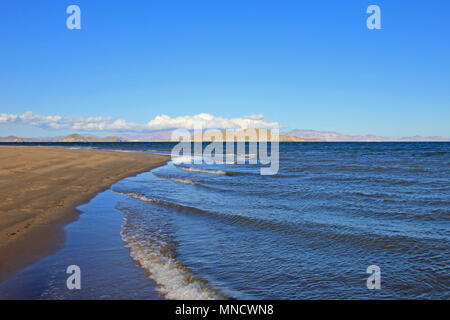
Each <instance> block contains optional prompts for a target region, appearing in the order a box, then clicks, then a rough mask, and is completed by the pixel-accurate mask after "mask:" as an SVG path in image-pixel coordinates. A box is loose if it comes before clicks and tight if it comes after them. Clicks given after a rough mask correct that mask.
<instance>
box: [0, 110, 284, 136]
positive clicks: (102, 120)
mask: <svg viewBox="0 0 450 320" xmlns="http://www.w3.org/2000/svg"><path fill="white" fill-rule="evenodd" d="M4 123H13V124H25V125H30V126H35V127H39V128H44V129H56V130H63V129H66V130H76V131H109V132H149V131H155V130H165V129H188V130H191V129H195V128H197V127H198V126H199V125H201V126H202V128H203V129H247V128H267V129H270V128H278V127H279V124H278V122H268V121H266V120H265V119H264V116H263V115H261V114H260V115H250V116H243V117H240V118H223V117H216V116H214V115H211V114H208V113H200V114H197V115H192V116H179V117H174V118H172V117H169V116H167V115H160V116H157V117H155V118H154V119H152V120H150V121H149V122H147V123H146V124H139V123H133V122H128V121H125V120H121V119H113V118H111V117H89V118H69V117H62V116H42V115H37V114H34V113H33V112H31V111H28V112H25V113H24V114H22V115H17V114H7V113H0V124H4Z"/></svg>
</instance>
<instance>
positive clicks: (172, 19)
mask: <svg viewBox="0 0 450 320" xmlns="http://www.w3.org/2000/svg"><path fill="white" fill-rule="evenodd" d="M73 4H75V5H78V6H79V7H80V9H81V29H80V30H69V29H68V28H67V27H66V19H67V18H68V17H69V14H67V13H66V8H67V7H68V6H69V5H73ZM371 4H376V5H378V6H379V7H380V9H381V30H369V29H368V28H367V26H366V20H367V18H368V17H369V14H367V13H366V9H367V7H368V6H369V5H371ZM449 40H450V1H446V0H442V1H439V0H431V1H430V0H428V1H425V0H420V1H415V0H409V1H407V0H396V1H379V0H371V1H359V0H352V1H337V0H334V1H333V0H328V1H324V0H316V1H301V0H295V1H284V0H279V1H275V0H272V1H264V0H258V1H253V0H240V1H235V0H226V1H225V0H208V1H206V0H195V1H181V0H180V1H176V0H171V1H162V0H158V1H153V0H129V1H125V0H115V1H106V0H86V1H76V0H71V1H65V0H40V1H32V0H27V1H24V0H14V1H12V0H8V1H6V0H5V1H2V3H1V5H0V136H6V135H18V136H24V137H31V136H55V135H60V134H66V133H73V132H80V133H83V132H91V133H94V134H100V135H102V134H103V135H106V134H111V133H117V132H142V131H148V130H155V129H164V128H168V127H169V126H170V125H172V124H174V123H175V124H177V125H180V124H181V126H182V124H183V123H191V122H192V121H193V120H195V119H196V118H198V117H200V118H202V117H203V118H207V119H208V121H209V123H210V126H216V125H217V126H219V125H223V126H232V127H233V126H235V127H239V126H242V124H246V125H248V124H256V125H261V126H270V125H271V124H273V123H276V124H279V125H280V126H281V128H282V130H284V131H289V130H291V129H314V130H327V131H338V132H341V133H345V134H368V133H371V134H376V135H382V136H391V137H403V136H413V135H422V136H445V137H450V125H449V123H450V59H449V57H450V41H449ZM152 121H153V122H152Z"/></svg>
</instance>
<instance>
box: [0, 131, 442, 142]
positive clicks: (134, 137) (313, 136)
mask: <svg viewBox="0 0 450 320" xmlns="http://www.w3.org/2000/svg"><path fill="white" fill-rule="evenodd" d="M256 130H257V135H258V136H259V131H258V129H256ZM172 132H173V130H161V131H154V132H150V133H142V134H123V135H121V136H120V137H119V136H108V137H103V138H102V137H96V136H86V135H80V134H70V135H68V136H65V137H63V136H57V137H43V138H21V137H17V136H7V137H0V142H152V141H154V142H164V141H166V142H167V141H171V136H172ZM224 133H225V131H224V130H220V131H219V130H217V131H216V134H224ZM248 133H249V132H248V129H245V130H241V131H237V132H235V133H234V135H235V137H237V141H241V140H243V139H245V138H243V137H244V136H245V135H247V134H248ZM203 135H204V133H203ZM210 135H211V134H210ZM269 135H270V134H269ZM203 137H204V136H203ZM204 138H207V137H204ZM279 138H280V142H307V141H325V142H326V141H330V142H433V141H436V142H438V141H441V142H442V141H450V138H444V137H438V136H432V137H422V136H413V137H404V138H390V137H382V136H376V135H372V134H367V135H363V136H361V135H347V134H342V133H339V132H335V131H317V130H300V129H296V130H292V131H289V132H287V133H280V136H279ZM204 141H211V138H207V139H204Z"/></svg>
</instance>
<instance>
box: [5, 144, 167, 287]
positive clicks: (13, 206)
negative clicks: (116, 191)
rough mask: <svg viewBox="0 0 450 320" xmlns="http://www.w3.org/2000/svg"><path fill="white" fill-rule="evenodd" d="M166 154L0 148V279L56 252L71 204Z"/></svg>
mask: <svg viewBox="0 0 450 320" xmlns="http://www.w3.org/2000/svg"><path fill="white" fill-rule="evenodd" d="M168 160H169V157H168V156H163V155H152V154H143V153H128V152H113V151H96V150H69V149H64V148H59V147H37V146H33V147H32V146H0V194H1V201H0V282H1V281H3V280H4V279H5V278H6V277H8V276H9V275H11V274H13V273H14V272H17V271H19V270H20V269H21V268H23V267H25V266H27V265H29V264H32V263H33V262H35V261H37V260H38V259H39V258H41V257H43V256H45V255H47V254H49V253H51V252H52V251H54V250H56V249H57V248H58V247H59V246H61V244H62V242H63V241H62V240H63V239H64V234H63V232H62V231H61V226H62V225H64V224H66V223H68V222H70V221H74V220H76V218H77V216H78V214H79V211H78V210H76V207H77V206H79V205H81V204H83V203H86V202H88V201H89V200H90V199H91V198H93V197H94V196H95V195H96V194H98V193H99V192H102V191H104V190H105V189H107V188H109V187H110V186H111V185H112V184H114V183H115V182H117V181H119V180H121V179H123V178H126V177H129V176H134V175H136V174H138V173H141V172H145V171H148V170H150V169H152V168H154V167H157V166H160V165H162V164H164V163H166V162H167V161H168Z"/></svg>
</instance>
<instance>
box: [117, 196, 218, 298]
mask: <svg viewBox="0 0 450 320" xmlns="http://www.w3.org/2000/svg"><path fill="white" fill-rule="evenodd" d="M113 192H114V191H113ZM115 193H118V194H122V195H126V196H129V197H133V198H136V199H139V200H142V201H145V202H151V203H158V200H156V199H152V198H148V197H146V196H144V195H141V194H138V193H120V192H115ZM123 221H124V223H123V225H122V232H121V233H120V235H121V237H122V239H123V241H124V242H125V243H126V244H127V245H126V247H128V248H129V249H130V256H131V257H132V258H133V259H134V260H135V261H137V262H138V263H139V265H140V266H141V267H142V268H143V269H144V270H146V271H147V272H148V274H149V278H150V279H152V280H153V281H155V282H156V284H157V286H158V288H157V290H158V292H159V293H160V294H161V295H163V296H164V297H165V298H167V299H171V300H214V299H223V298H224V297H223V296H221V295H220V294H219V293H218V292H216V291H215V290H214V289H212V288H210V286H208V283H207V282H206V281H204V280H202V279H200V278H198V277H196V276H195V275H194V274H193V273H192V271H190V270H189V269H188V268H186V267H185V266H184V265H183V264H182V263H180V262H178V261H177V260H176V259H175V256H176V254H175V252H174V249H173V247H172V246H170V245H169V244H168V242H167V239H165V238H164V237H162V236H161V235H159V234H158V232H154V230H151V231H152V232H148V231H149V229H151V227H152V226H150V225H146V219H142V217H141V216H139V215H136V216H134V215H133V213H130V212H128V213H125V217H124V220H123ZM153 227H154V226H153Z"/></svg>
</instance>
